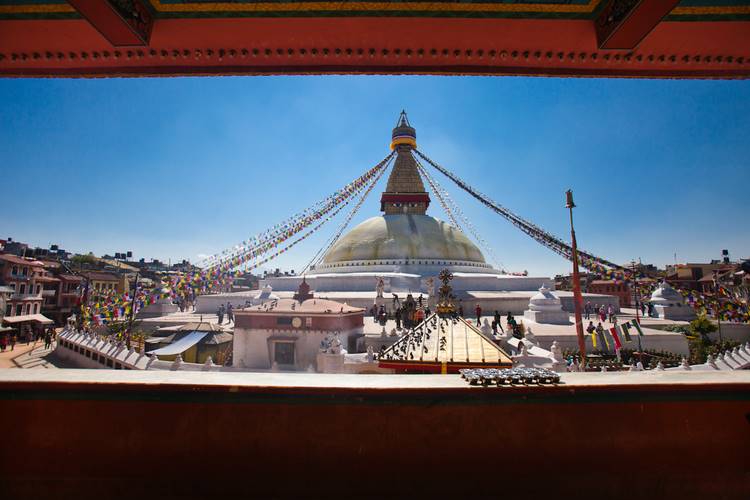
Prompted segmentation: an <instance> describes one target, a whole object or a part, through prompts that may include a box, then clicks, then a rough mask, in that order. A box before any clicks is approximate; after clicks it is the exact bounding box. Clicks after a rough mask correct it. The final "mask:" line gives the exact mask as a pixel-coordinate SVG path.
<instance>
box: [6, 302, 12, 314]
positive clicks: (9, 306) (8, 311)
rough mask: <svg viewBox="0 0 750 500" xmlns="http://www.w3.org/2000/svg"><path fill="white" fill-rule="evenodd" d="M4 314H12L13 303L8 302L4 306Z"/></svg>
mask: <svg viewBox="0 0 750 500" xmlns="http://www.w3.org/2000/svg"><path fill="white" fill-rule="evenodd" d="M5 315H6V316H12V315H13V304H8V305H6V306H5Z"/></svg>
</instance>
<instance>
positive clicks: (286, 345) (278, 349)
mask: <svg viewBox="0 0 750 500" xmlns="http://www.w3.org/2000/svg"><path fill="white" fill-rule="evenodd" d="M273 360H274V361H275V362H276V363H278V364H280V365H293V364H294V342H276V343H274V351H273Z"/></svg>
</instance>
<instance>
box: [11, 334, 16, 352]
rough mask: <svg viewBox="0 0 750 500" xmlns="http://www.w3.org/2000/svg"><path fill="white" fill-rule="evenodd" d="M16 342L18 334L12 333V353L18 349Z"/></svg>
mask: <svg viewBox="0 0 750 500" xmlns="http://www.w3.org/2000/svg"><path fill="white" fill-rule="evenodd" d="M16 340H17V339H16V332H13V333H11V334H10V350H11V351H12V350H13V349H15V348H16Z"/></svg>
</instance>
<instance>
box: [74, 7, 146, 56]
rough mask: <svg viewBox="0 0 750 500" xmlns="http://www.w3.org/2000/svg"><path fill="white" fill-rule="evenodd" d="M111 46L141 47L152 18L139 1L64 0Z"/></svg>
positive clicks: (143, 44) (144, 42)
mask: <svg viewBox="0 0 750 500" xmlns="http://www.w3.org/2000/svg"><path fill="white" fill-rule="evenodd" d="M68 3H70V5H72V6H73V8H75V9H76V10H77V11H78V13H79V14H81V16H83V17H84V18H85V19H86V20H87V21H88V22H89V23H90V24H91V25H92V26H93V27H94V28H96V30H97V31H98V32H99V33H101V34H102V36H104V38H106V39H107V41H109V43H111V44H112V45H113V46H115V47H132V46H138V47H143V46H146V45H148V42H149V39H150V37H151V28H152V27H153V22H154V17H153V15H152V14H151V11H150V10H149V9H148V8H147V7H146V6H145V5H144V3H143V2H142V1H141V0H68Z"/></svg>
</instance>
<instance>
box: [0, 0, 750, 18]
mask: <svg viewBox="0 0 750 500" xmlns="http://www.w3.org/2000/svg"><path fill="white" fill-rule="evenodd" d="M606 2H607V0H589V2H588V3H586V4H562V3H560V4H553V3H547V4H544V3H498V2H478V3H472V2H455V1H451V2H423V1H413V2H408V1H401V2H386V1H380V2H342V1H339V2H330V1H320V2H318V1H309V2H305V1H302V2H267V1H266V2H215V3H213V2H188V3H168V2H162V1H161V0H146V4H147V5H148V6H149V7H150V8H151V9H152V10H153V12H154V14H155V17H156V18H157V19H159V18H183V17H195V18H200V17H295V16H296V17H345V16H351V17H362V16H369V17H377V16H383V17H409V16H413V17H498V18H501V17H506V18H530V19H534V18H543V19H549V18H567V19H593V17H594V16H595V15H596V14H597V13H598V11H599V10H601V7H602V6H603V5H604V4H605V3H606ZM78 17H80V16H79V14H78V13H77V12H76V10H75V9H74V8H73V7H72V6H71V5H69V4H68V3H42V4H36V3H30V4H17V5H0V19H37V18H43V19H44V18H46V19H57V18H60V19H70V18H78ZM744 19H750V5H741V6H738V5H727V6H721V5H720V6H697V7H677V8H675V9H674V10H672V12H670V13H669V14H668V15H667V16H666V17H665V19H664V20H665V21H686V20H687V21H722V20H744Z"/></svg>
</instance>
